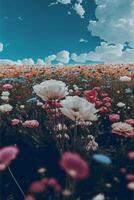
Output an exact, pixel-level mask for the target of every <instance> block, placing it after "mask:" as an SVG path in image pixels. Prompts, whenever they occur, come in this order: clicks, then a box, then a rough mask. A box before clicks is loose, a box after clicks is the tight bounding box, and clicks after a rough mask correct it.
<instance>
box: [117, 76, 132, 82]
mask: <svg viewBox="0 0 134 200" xmlns="http://www.w3.org/2000/svg"><path fill="white" fill-rule="evenodd" d="M119 80H120V81H122V82H128V81H131V77H129V76H121V77H120V79H119Z"/></svg>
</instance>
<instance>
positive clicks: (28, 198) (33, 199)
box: [25, 195, 35, 200]
mask: <svg viewBox="0 0 134 200" xmlns="http://www.w3.org/2000/svg"><path fill="white" fill-rule="evenodd" d="M25 200H35V198H34V196H33V195H28V196H26V198H25Z"/></svg>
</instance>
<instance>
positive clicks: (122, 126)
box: [0, 65, 134, 200]
mask: <svg viewBox="0 0 134 200" xmlns="http://www.w3.org/2000/svg"><path fill="white" fill-rule="evenodd" d="M133 166H134V65H92V66H84V65H83V66H78V65H76V66H36V65H35V66H20V67H19V66H0V178H1V181H0V188H1V192H0V193H1V196H0V200H18V199H19V200H133V198H134V171H133Z"/></svg>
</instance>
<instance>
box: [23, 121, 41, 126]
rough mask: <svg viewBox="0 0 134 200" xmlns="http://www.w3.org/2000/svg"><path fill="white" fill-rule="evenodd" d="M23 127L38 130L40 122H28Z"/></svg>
mask: <svg viewBox="0 0 134 200" xmlns="http://www.w3.org/2000/svg"><path fill="white" fill-rule="evenodd" d="M22 126H23V127H25V128H38V126H39V122H38V121H37V120H26V121H25V122H24V123H23V124H22Z"/></svg>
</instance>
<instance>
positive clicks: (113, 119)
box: [109, 114, 120, 122]
mask: <svg viewBox="0 0 134 200" xmlns="http://www.w3.org/2000/svg"><path fill="white" fill-rule="evenodd" d="M109 120H110V121H111V122H118V121H119V120H120V115H118V114H111V115H109Z"/></svg>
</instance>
